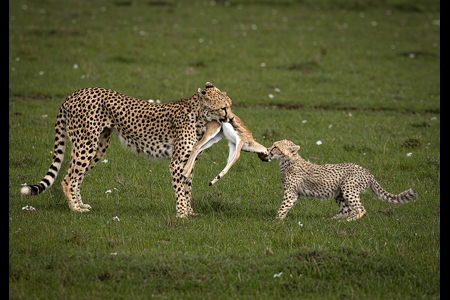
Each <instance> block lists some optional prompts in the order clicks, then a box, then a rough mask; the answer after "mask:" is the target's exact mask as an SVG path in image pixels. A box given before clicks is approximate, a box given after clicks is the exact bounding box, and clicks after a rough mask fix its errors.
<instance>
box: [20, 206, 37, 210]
mask: <svg viewBox="0 0 450 300" xmlns="http://www.w3.org/2000/svg"><path fill="white" fill-rule="evenodd" d="M22 210H36V208H34V207H33V206H31V205H30V206H28V205H26V206H24V207H22Z"/></svg>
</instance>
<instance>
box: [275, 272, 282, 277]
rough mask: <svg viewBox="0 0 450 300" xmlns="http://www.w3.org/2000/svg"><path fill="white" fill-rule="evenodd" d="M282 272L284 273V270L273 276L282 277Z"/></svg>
mask: <svg viewBox="0 0 450 300" xmlns="http://www.w3.org/2000/svg"><path fill="white" fill-rule="evenodd" d="M282 274H283V272H280V273H278V274H273V278H276V277H280V276H281V275H282Z"/></svg>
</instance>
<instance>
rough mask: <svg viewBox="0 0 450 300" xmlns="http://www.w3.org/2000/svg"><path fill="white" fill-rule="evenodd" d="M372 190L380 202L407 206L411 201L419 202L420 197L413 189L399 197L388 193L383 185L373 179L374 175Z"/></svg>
mask: <svg viewBox="0 0 450 300" xmlns="http://www.w3.org/2000/svg"><path fill="white" fill-rule="evenodd" d="M370 188H371V189H372V192H373V193H374V194H375V196H376V197H377V198H378V199H379V200H381V201H385V202H388V203H390V204H405V203H408V202H409V201H411V200H414V201H415V200H417V197H418V196H417V193H416V192H414V190H413V189H409V190H407V191H404V192H403V193H400V194H398V195H394V194H391V193H388V192H386V191H385V190H384V189H383V188H382V187H381V185H380V184H379V183H378V181H377V180H376V179H375V177H373V175H372V182H371V183H370Z"/></svg>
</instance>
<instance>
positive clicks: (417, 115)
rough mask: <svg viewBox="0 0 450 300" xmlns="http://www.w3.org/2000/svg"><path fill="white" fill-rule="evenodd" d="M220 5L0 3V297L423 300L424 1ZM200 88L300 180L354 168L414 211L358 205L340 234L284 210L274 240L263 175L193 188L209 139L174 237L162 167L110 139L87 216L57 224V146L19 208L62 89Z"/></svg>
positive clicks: (432, 215) (431, 166) (431, 82)
mask: <svg viewBox="0 0 450 300" xmlns="http://www.w3.org/2000/svg"><path fill="white" fill-rule="evenodd" d="M178 3H181V6H180V4H178ZM211 3H212V4H214V5H211ZM227 4H228V2H226V1H225V2H224V1H215V2H211V1H189V2H185V1H183V2H178V1H169V0H168V1H144V2H141V1H136V2H134V1H126V0H125V1H51V0H46V1H32V2H29V3H25V2H14V1H10V3H9V5H10V8H9V30H10V32H9V33H10V34H9V70H10V71H9V76H10V80H9V111H8V113H9V149H10V151H9V295H10V296H9V297H10V298H11V299H25V298H26V299H30V298H39V299H55V298H56V299H80V298H81V299H83V298H88V299H124V298H125V299H148V298H153V297H155V298H169V299H172V298H176V299H181V298H183V299H189V298H217V299H229V298H239V299H246V298H261V299H269V298H275V299H282V298H283V299H294V298H297V299H336V298H338V299H339V298H354V299H408V298H427V299H435V298H440V26H439V20H440V4H439V1H425V0H423V1H421V0H411V1H402V0H386V1H357V0H355V1H327V0H323V1H308V0H306V1H290V0H286V1H245V0H242V1H230V5H229V6H227ZM24 5H25V6H24ZM262 63H264V64H265V66H264V67H262V66H261V64H262ZM74 65H76V66H77V67H76V68H74ZM40 72H42V73H40ZM40 74H42V75H40ZM206 81H210V82H212V83H213V84H215V85H216V86H217V87H218V88H219V89H221V90H222V91H226V92H227V93H228V95H229V96H230V97H231V99H232V100H233V107H234V108H233V111H234V112H235V113H236V114H237V115H239V117H240V118H241V119H242V120H243V121H244V122H245V124H246V125H247V127H248V128H249V129H250V130H251V131H252V133H253V136H254V138H255V139H256V140H257V141H258V142H260V143H262V144H264V145H265V146H270V145H271V144H272V143H273V142H274V141H277V140H281V139H289V140H292V141H293V142H295V143H296V144H298V145H300V146H301V149H300V151H299V153H300V155H302V156H303V157H304V158H307V159H310V161H311V162H314V163H318V164H324V163H342V162H355V163H358V164H360V165H363V166H366V167H368V168H369V169H370V170H371V171H372V173H373V174H374V175H375V177H376V178H377V179H378V180H379V182H380V184H381V185H382V186H383V187H384V188H385V189H386V190H387V191H389V192H392V193H400V192H402V191H404V190H406V189H408V188H414V189H415V190H416V192H417V193H418V194H419V199H418V200H417V201H416V202H414V203H409V204H407V205H404V206H391V205H389V204H386V203H382V202H380V201H378V200H376V199H375V198H374V197H373V195H372V194H371V193H370V192H368V193H366V194H364V195H363V196H362V202H363V205H364V206H365V208H366V210H367V213H366V214H365V215H364V217H363V218H362V219H361V220H358V221H356V222H349V223H347V222H335V221H329V220H325V219H323V217H325V218H328V217H331V216H333V215H334V214H336V212H337V206H336V204H335V203H334V201H319V200H316V199H300V200H299V202H298V203H297V204H296V205H295V206H294V207H293V209H292V210H291V211H290V212H289V213H288V215H287V217H286V219H285V220H284V221H282V222H279V221H276V220H275V213H276V211H277V210H278V208H279V206H280V205H281V202H282V198H283V187H282V185H281V181H280V178H279V176H280V175H279V166H278V165H277V163H276V162H270V163H263V162H261V161H260V160H259V159H258V158H257V156H256V155H251V154H248V153H243V154H242V155H241V157H240V159H239V161H238V162H237V163H236V164H235V165H234V166H233V167H232V169H231V170H230V172H229V173H228V174H227V176H225V177H224V178H222V179H221V180H220V181H219V182H218V183H216V184H215V185H214V186H212V187H209V186H208V183H209V181H210V180H211V179H213V178H214V176H216V175H217V174H219V173H220V171H221V170H222V169H223V168H224V166H225V164H226V158H227V156H228V153H227V152H228V147H227V145H226V141H222V142H220V143H218V144H217V145H215V146H214V147H212V148H210V149H208V150H207V151H205V153H204V154H203V155H202V156H201V158H200V160H199V161H198V162H197V164H196V168H195V171H194V183H193V207H194V211H195V212H197V213H200V215H199V216H197V217H191V218H189V219H184V220H180V219H177V218H175V214H176V210H175V196H174V192H173V189H172V187H171V184H170V180H171V178H170V174H169V165H168V161H156V160H147V159H145V158H144V157H143V156H137V155H134V154H132V153H131V152H130V151H128V150H126V149H124V148H123V147H122V146H121V145H120V143H119V141H118V139H117V138H115V137H114V138H112V142H111V146H110V148H109V149H108V151H107V153H106V155H105V159H107V160H108V162H107V163H99V164H98V165H97V166H96V168H95V169H94V170H92V171H91V172H90V173H89V174H88V175H87V177H86V178H85V180H84V181H83V185H82V188H81V194H82V197H83V201H84V202H85V203H89V204H90V205H91V206H92V207H93V209H92V210H91V212H89V213H84V214H79V213H73V212H71V211H70V210H69V208H68V205H67V203H66V200H65V198H64V194H63V192H62V188H61V184H60V183H61V180H62V178H63V176H64V173H65V172H66V170H67V168H68V160H69V155H70V154H69V153H70V149H71V148H70V146H68V147H67V148H66V155H65V161H64V163H63V167H62V170H61V172H60V174H59V176H58V178H57V180H56V182H55V184H54V185H53V186H52V187H51V188H50V189H49V190H48V191H47V192H46V193H44V194H42V195H39V196H37V197H25V196H21V195H20V188H21V184H23V183H28V184H34V183H37V182H38V181H39V180H41V179H42V177H43V176H44V175H45V174H46V172H47V170H48V167H49V166H50V161H51V157H52V151H53V142H52V140H53V135H54V122H55V117H56V114H57V111H58V109H59V107H60V105H61V103H62V101H63V100H64V98H65V97H66V96H67V95H69V94H70V93H72V92H73V91H75V90H77V89H80V88H84V87H89V86H100V87H104V88H110V89H114V90H117V91H119V92H121V93H124V94H127V95H130V96H133V97H137V98H141V99H150V98H151V99H160V100H161V101H162V102H163V103H167V102H171V101H175V100H178V99H180V98H182V97H188V96H191V95H192V94H194V93H195V92H196V90H197V88H198V87H202V86H203V85H204V84H205V82H206ZM275 88H277V89H279V92H278V91H275ZM269 94H272V95H273V97H269ZM45 115H46V116H47V117H43V116H45ZM304 120H306V121H307V122H304ZM330 125H331V126H330ZM318 140H320V141H322V145H317V144H316V142H317V141H318ZM407 153H412V155H411V156H409V157H408V156H407ZM114 188H116V189H117V190H115V189H114ZM107 190H112V192H111V193H105V191H107ZM26 205H31V206H33V207H35V208H36V210H35V211H27V210H22V207H24V206H26ZM113 216H118V217H119V218H120V221H113ZM299 222H301V223H302V224H303V226H300V225H299ZM280 272H282V275H281V276H280V277H276V278H274V277H273V275H274V274H278V273H280Z"/></svg>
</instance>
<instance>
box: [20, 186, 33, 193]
mask: <svg viewBox="0 0 450 300" xmlns="http://www.w3.org/2000/svg"><path fill="white" fill-rule="evenodd" d="M20 193H21V194H22V195H31V187H30V186H29V185H27V186H24V187H22V188H21V189H20Z"/></svg>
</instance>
